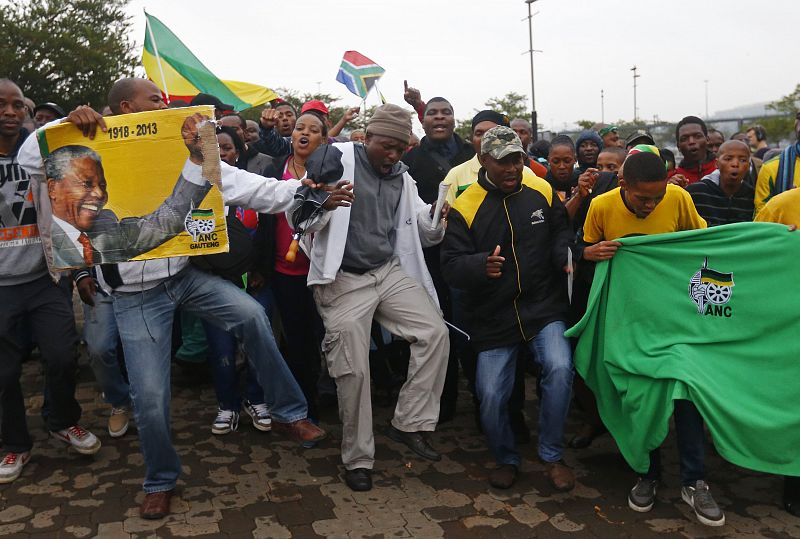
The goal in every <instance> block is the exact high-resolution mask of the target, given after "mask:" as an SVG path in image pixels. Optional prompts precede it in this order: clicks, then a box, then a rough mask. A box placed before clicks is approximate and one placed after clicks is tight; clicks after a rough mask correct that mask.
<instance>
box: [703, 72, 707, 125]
mask: <svg viewBox="0 0 800 539" xmlns="http://www.w3.org/2000/svg"><path fill="white" fill-rule="evenodd" d="M703 82H704V83H705V85H706V120H708V79H705V80H704V81H703Z"/></svg>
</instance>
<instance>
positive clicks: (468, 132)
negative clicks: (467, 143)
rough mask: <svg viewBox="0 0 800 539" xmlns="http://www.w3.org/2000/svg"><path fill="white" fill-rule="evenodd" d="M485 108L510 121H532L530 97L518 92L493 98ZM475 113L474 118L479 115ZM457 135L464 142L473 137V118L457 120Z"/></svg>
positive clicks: (488, 100) (485, 104)
mask: <svg viewBox="0 0 800 539" xmlns="http://www.w3.org/2000/svg"><path fill="white" fill-rule="evenodd" d="M483 106H484V108H486V109H489V110H494V111H497V112H500V113H502V114H505V115H506V116H508V119H509V120H513V119H514V118H523V119H525V120H528V121H530V119H531V111H530V109H528V96H526V95H525V94H518V93H516V92H508V93H507V94H506V95H504V96H503V97H491V98H489V99H487V100H486V102H485V103H484V104H483ZM478 112H479V111H478V110H475V111H474V112H473V116H474V115H475V114H476V113H478ZM455 132H456V134H457V135H458V136H459V137H461V138H463V139H464V140H470V137H471V136H472V117H470V118H464V119H461V120H456V129H455Z"/></svg>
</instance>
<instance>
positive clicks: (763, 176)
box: [754, 155, 800, 221]
mask: <svg viewBox="0 0 800 539" xmlns="http://www.w3.org/2000/svg"><path fill="white" fill-rule="evenodd" d="M780 160H781V159H780V155H777V156H775V157H773V158H772V159H770V160H769V161H767V162H765V163H764V164H763V165H761V170H760V171H759V172H758V179H757V180H756V197H755V201H754V202H755V205H756V212H755V214H756V216H757V215H758V213H759V212H760V211H761V209H762V208H763V207H764V204H766V203H767V202H769V200H770V199H771V198H772V197H773V196H775V184H776V183H777V180H776V178H777V177H778V165H779V164H780ZM794 186H795V187H800V159H795V162H794ZM756 220H757V221H760V219H756Z"/></svg>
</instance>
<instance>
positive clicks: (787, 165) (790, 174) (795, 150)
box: [775, 141, 800, 195]
mask: <svg viewBox="0 0 800 539" xmlns="http://www.w3.org/2000/svg"><path fill="white" fill-rule="evenodd" d="M798 155H800V141H798V142H796V143H795V144H792V145H791V146H789V147H787V148H786V149H785V150H783V152H782V153H781V158H780V159H781V160H780V161H779V162H778V174H777V178H775V180H776V181H775V189H776V193H775V194H776V195H777V194H778V193H783V192H784V191H788V190H789V189H791V188H792V187H794V165H795V161H796V160H797V156H798Z"/></svg>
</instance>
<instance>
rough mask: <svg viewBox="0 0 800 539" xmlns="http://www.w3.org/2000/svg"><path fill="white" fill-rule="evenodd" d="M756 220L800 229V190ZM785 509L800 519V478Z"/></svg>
mask: <svg viewBox="0 0 800 539" xmlns="http://www.w3.org/2000/svg"><path fill="white" fill-rule="evenodd" d="M798 161H800V160H798ZM799 177H800V174H795V178H799ZM755 220H756V221H763V222H766V223H783V224H784V225H789V226H790V227H800V189H791V190H789V191H786V192H785V193H781V194H779V195H776V196H775V197H773V198H772V199H770V201H769V202H767V203H766V205H765V206H764V208H763V209H762V210H761V211H760V212H759V213H758V215H757V216H756V218H755ZM783 507H784V508H785V509H786V511H788V512H789V513H791V514H792V515H794V516H796V517H800V477H790V476H787V477H785V479H784V483H783Z"/></svg>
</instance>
